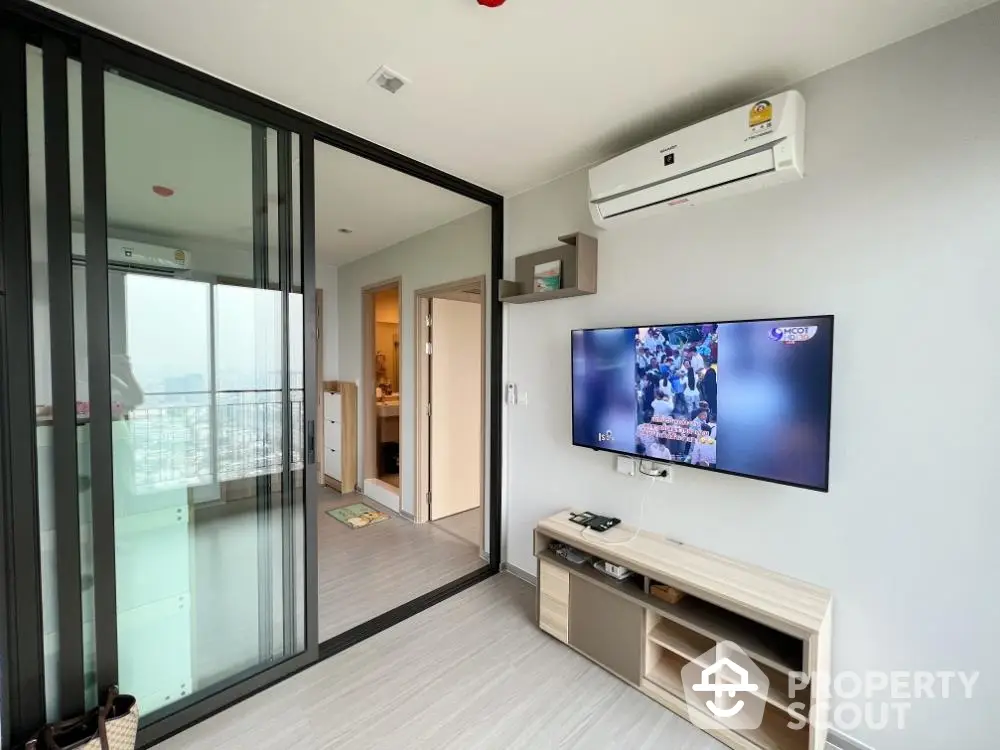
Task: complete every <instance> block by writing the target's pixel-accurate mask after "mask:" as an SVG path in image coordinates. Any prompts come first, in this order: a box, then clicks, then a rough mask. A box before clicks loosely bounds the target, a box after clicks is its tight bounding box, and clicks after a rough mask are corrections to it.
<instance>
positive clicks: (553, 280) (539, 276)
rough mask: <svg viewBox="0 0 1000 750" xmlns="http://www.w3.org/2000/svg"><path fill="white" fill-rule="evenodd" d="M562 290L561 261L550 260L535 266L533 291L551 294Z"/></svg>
mask: <svg viewBox="0 0 1000 750" xmlns="http://www.w3.org/2000/svg"><path fill="white" fill-rule="evenodd" d="M561 288H562V261H561V260H551V261H549V262H548V263H539V264H537V265H536V266H535V291H536V292H551V291H554V290H556V289H561Z"/></svg>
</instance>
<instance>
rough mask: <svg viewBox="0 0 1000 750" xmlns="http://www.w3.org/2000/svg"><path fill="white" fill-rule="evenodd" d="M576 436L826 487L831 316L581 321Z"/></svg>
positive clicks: (662, 457) (656, 456)
mask: <svg viewBox="0 0 1000 750" xmlns="http://www.w3.org/2000/svg"><path fill="white" fill-rule="evenodd" d="M572 356H573V444H574V445H578V446H582V447H584V448H592V449H594V450H602V451H610V452H612V453H619V454H622V455H625V456H633V457H636V458H641V459H649V460H652V461H661V462H671V463H680V464H687V465H690V466H694V467H698V468H701V469H707V470H711V471H718V472H723V473H726V474H735V475H738V476H743V477H751V478H754V479H762V480H765V481H769V482H777V483H780V484H787V485H792V486H795V487H804V488H807V489H812V490H819V491H822V492H826V491H827V490H828V488H829V463H830V391H831V380H832V369H833V368H832V365H833V316H832V315H820V316H814V317H804V318H777V319H774V320H735V321H723V322H716V323H683V324H672V325H655V326H644V327H631V328H597V329H587V330H577V331H573V333H572Z"/></svg>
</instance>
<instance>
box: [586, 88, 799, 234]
mask: <svg viewBox="0 0 1000 750" xmlns="http://www.w3.org/2000/svg"><path fill="white" fill-rule="evenodd" d="M805 110H806V103H805V100H804V99H803V98H802V95H801V94H800V93H799V92H797V91H786V92H785V93H783V94H777V95H776V96H772V97H768V98H767V99H760V100H758V101H756V102H754V103H753V104H748V105H746V106H743V107H740V108H739V109H734V110H731V111H729V112H726V113H725V114H721V115H718V116H716V117H712V118H711V119H708V120H704V121H703V122H699V123H697V124H695V125H691V126H690V127H686V128H684V129H683V130H678V131H676V132H674V133H671V134H670V135H666V136H664V137H662V138H659V139H657V140H655V141H652V142H651V143H647V144H646V145H645V146H640V147H639V148H637V149H634V150H632V151H629V152H627V153H624V154H622V155H621V156H618V157H616V158H614V159H612V160H611V161H608V162H605V163H604V164H600V165H598V166H596V167H594V168H593V169H591V170H590V212H591V215H592V216H593V219H594V223H596V224H597V225H598V226H601V227H609V226H613V225H616V224H617V223H618V222H620V221H624V220H625V219H626V218H633V217H640V216H649V215H651V214H654V213H659V212H661V211H667V210H670V209H672V208H677V207H687V206H694V205H696V204H699V203H706V202H708V201H710V200H715V199H717V198H724V197H727V196H730V195H737V194H739V193H747V192H750V191H752V190H760V189H761V188H764V187H769V186H771V185H777V184H779V183H782V182H788V181H790V180H798V179H801V178H802V173H803V168H804V167H803V151H804V144H805Z"/></svg>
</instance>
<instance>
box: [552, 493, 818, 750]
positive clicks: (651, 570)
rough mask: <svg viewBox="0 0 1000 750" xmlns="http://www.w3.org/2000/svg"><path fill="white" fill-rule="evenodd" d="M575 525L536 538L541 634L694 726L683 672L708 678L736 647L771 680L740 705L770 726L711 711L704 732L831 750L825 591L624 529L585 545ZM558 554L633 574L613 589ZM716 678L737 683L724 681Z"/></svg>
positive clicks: (753, 749) (788, 747)
mask: <svg viewBox="0 0 1000 750" xmlns="http://www.w3.org/2000/svg"><path fill="white" fill-rule="evenodd" d="M569 516H570V512H569V511H566V512H563V513H559V514H556V515H555V516H552V517H550V518H546V519H544V520H543V521H541V522H540V523H539V524H538V526H537V527H536V529H535V556H536V558H537V560H538V624H539V627H540V628H541V629H542V630H544V631H545V632H547V633H548V634H549V635H551V636H553V637H554V638H557V639H558V640H560V641H561V642H563V643H565V644H566V645H568V646H570V647H571V648H573V649H575V650H576V651H579V652H580V653H581V654H583V655H584V656H587V657H588V658H590V659H592V660H593V661H595V662H597V663H598V664H600V665H601V666H603V667H604V668H605V669H607V670H608V671H609V672H611V673H613V674H615V675H616V676H617V677H619V678H621V679H622V680H624V681H626V682H628V683H629V684H631V685H633V686H634V687H636V688H637V689H639V690H641V691H642V692H643V693H645V694H646V695H648V696H649V697H650V698H652V699H653V700H656V701H658V702H659V703H661V704H662V705H664V706H665V707H667V708H669V709H671V710H672V711H674V712H675V713H677V714H679V715H680V716H681V717H683V718H685V719H687V718H688V705H687V703H686V701H685V687H684V679H683V677H682V670H684V668H685V667H687V666H688V665H690V664H694V665H696V666H697V667H698V670H697V673H698V674H700V672H701V670H705V669H708V668H709V667H712V663H711V662H715V661H717V660H718V659H719V658H720V655H724V653H725V649H727V648H728V649H729V652H730V653H733V650H732V648H731V646H728V645H726V644H735V645H736V646H738V647H739V649H740V650H742V651H743V652H744V653H745V654H746V656H747V657H749V658H750V659H751V660H752V662H753V664H752V666H755V667H756V668H757V669H759V670H760V672H761V673H762V674H763V675H764V676H765V677H766V678H767V680H768V684H767V685H766V686H765V685H764V684H763V682H762V683H761V684H760V685H759V686H758V688H757V689H756V690H754V691H753V692H746V691H744V692H741V693H739V694H738V696H739V698H740V699H742V700H744V701H746V702H747V705H748V708H750V709H752V710H755V711H762V713H763V721H762V722H761V724H760V726H759V727H757V728H756V729H751V730H740V731H735V730H731V729H728V728H726V727H724V726H722V725H721V724H719V723H718V722H717V721H715V720H714V719H713V718H712V717H711V716H710V714H709V713H708V710H707V709H703V711H704V713H699V718H700V719H701V722H699V725H700V726H702V727H703V728H704V729H705V731H707V732H709V733H710V734H712V735H713V736H715V737H716V738H717V739H719V740H720V741H722V742H723V743H725V744H726V745H728V746H729V747H732V748H736V749H737V750H761V749H763V750H822V749H823V748H824V747H825V744H826V735H827V704H828V701H827V696H826V694H825V690H824V687H823V686H824V685H825V684H828V683H827V681H826V680H825V679H823V678H824V677H825V676H826V675H828V673H829V672H828V670H829V660H830V625H831V608H832V599H831V595H830V593H829V592H828V591H826V590H825V589H821V588H819V587H817V586H812V585H810V584H807V583H803V582H802V581H797V580H795V579H792V578H788V577H786V576H782V575H779V574H777V573H772V572H770V571H767V570H764V569H761V568H755V567H753V566H750V565H747V564H745V563H740V562H737V561H735V560H729V559H727V558H724V557H721V556H719V555H716V554H713V553H710V552H706V551H703V550H699V549H696V548H693V547H689V546H687V545H683V544H678V543H676V542H671V541H669V540H667V539H665V538H663V537H659V536H657V535H655V534H651V533H649V532H645V531H640V532H638V534H635V533H634V532H635V530H634V529H632V528H629V527H627V526H624V525H623V526H618V527H616V528H614V529H611V530H610V531H607V532H604V534H597V533H595V532H587V534H586V535H585V534H584V533H583V532H582V529H581V527H580V526H578V525H576V524H574V523H572V522H571V521H570V520H569ZM552 543H561V544H565V545H569V546H571V547H573V548H575V549H576V550H578V551H579V552H582V553H584V554H585V555H589V556H592V557H594V558H598V559H601V560H607V561H609V562H612V563H616V564H618V565H624V566H625V567H626V568H629V569H630V570H632V571H633V575H632V576H631V577H629V578H627V579H625V580H624V581H616V580H615V579H613V578H611V577H609V576H607V575H605V574H603V573H601V572H600V571H598V570H596V569H595V568H594V567H593V566H592V565H591V564H590V563H589V562H585V563H581V564H578V565H577V564H573V563H570V562H569V561H567V560H566V559H565V558H563V557H561V556H560V555H558V554H556V553H555V552H554V551H553V550H552V549H551V545H552ZM655 583H661V584H666V585H669V586H671V587H673V588H675V589H678V590H679V591H682V592H684V597H683V598H681V599H680V601H678V602H677V603H676V604H670V603H668V602H666V601H663V600H662V599H659V598H657V597H655V596H653V595H651V594H650V593H649V589H650V586H651V585H652V584H655ZM713 649H715V651H714V653H713ZM706 655H707V656H706ZM689 673H690V671H689V672H688V673H687V674H689ZM800 673H806V674H809V675H812V676H813V677H814V684H810V685H807V686H805V687H800V685H801V674H800ZM816 677H819V678H820V679H815V678H816ZM717 679H719V680H720V681H722V682H723V683H729V684H737V683H738V682H739V681H738V680H733V679H732V678H727V677H726V676H725V673H724V672H723V671H720V672H719V673H718V674H717ZM745 710H746V709H745Z"/></svg>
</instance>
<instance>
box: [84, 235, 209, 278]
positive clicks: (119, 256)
mask: <svg viewBox="0 0 1000 750" xmlns="http://www.w3.org/2000/svg"><path fill="white" fill-rule="evenodd" d="M85 248H86V243H85V242H84V236H83V234H82V233H79V232H77V233H74V234H73V256H74V257H77V258H83V257H85V256H86V249H85ZM108 264H109V265H112V266H117V267H119V268H120V267H128V268H142V269H152V270H159V271H166V272H171V273H176V272H177V271H187V270H189V269H190V268H191V254H190V253H189V252H188V251H187V250H179V249H177V248H174V247H164V246H162V245H150V244H148V243H146V242H131V241H129V240H119V239H115V238H113V237H109V238H108Z"/></svg>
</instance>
